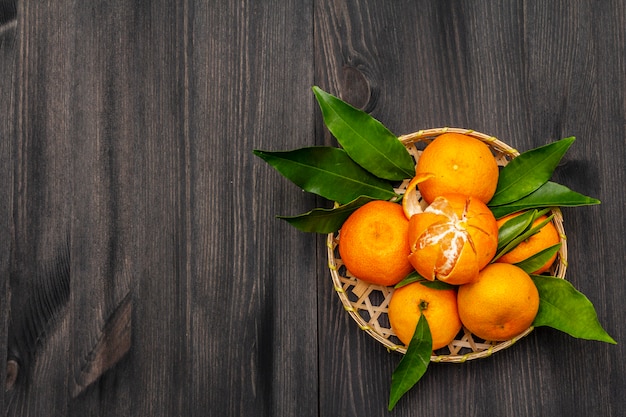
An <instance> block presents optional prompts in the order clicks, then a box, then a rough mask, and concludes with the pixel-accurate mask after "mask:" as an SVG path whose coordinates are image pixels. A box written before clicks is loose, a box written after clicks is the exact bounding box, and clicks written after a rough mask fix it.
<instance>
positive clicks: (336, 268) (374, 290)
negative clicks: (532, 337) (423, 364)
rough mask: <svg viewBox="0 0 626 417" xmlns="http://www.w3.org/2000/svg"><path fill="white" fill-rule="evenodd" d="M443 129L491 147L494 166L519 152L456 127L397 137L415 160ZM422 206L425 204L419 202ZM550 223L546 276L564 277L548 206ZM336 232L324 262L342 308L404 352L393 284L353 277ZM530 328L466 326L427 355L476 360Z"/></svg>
mask: <svg viewBox="0 0 626 417" xmlns="http://www.w3.org/2000/svg"><path fill="white" fill-rule="evenodd" d="M445 132H456V133H462V134H466V135H469V136H472V137H474V138H477V139H480V140H481V141H483V142H485V143H486V144H487V145H489V147H490V148H491V149H492V151H493V154H494V156H495V158H496V160H497V162H498V165H500V166H504V165H506V164H507V163H508V161H510V160H511V159H512V158H514V157H516V156H517V155H519V153H518V152H517V151H516V150H515V149H513V148H511V147H510V146H508V145H507V144H505V143H503V142H501V141H499V140H498V139H496V138H495V137H493V136H488V135H485V134H483V133H480V132H476V131H473V130H467V129H459V128H436V129H428V130H420V131H419V132H415V133H411V134H407V135H403V136H400V138H399V139H400V141H401V142H402V143H403V144H404V145H405V146H406V147H407V149H408V151H409V152H410V153H411V155H412V156H413V157H414V158H415V160H416V161H417V160H418V159H419V155H420V154H421V152H422V150H423V149H424V147H425V146H426V145H427V144H428V143H429V142H430V141H432V140H433V139H434V138H435V137H437V136H438V135H440V134H442V133H445ZM408 182H409V179H406V180H405V181H403V182H402V184H400V185H399V186H398V188H397V189H396V192H397V193H399V194H402V193H404V191H405V189H406V187H407V185H408ZM422 204H423V207H424V208H425V207H426V203H425V202H422ZM552 214H554V217H553V223H554V225H555V227H556V229H557V230H558V232H559V234H560V236H561V248H560V250H559V252H558V255H557V260H556V261H555V262H554V264H553V266H552V269H551V270H550V271H549V272H550V275H553V276H556V277H559V278H564V277H565V271H566V269H567V243H566V238H565V231H564V229H563V217H562V215H561V211H560V210H559V209H558V208H555V209H552ZM339 234H340V233H331V234H329V235H328V239H327V246H328V265H329V268H330V272H331V276H332V280H333V285H334V288H335V291H336V292H337V295H338V296H339V299H340V300H341V303H342V304H343V307H344V308H345V310H346V311H347V312H348V314H349V315H350V316H351V317H352V318H353V319H354V321H355V322H356V323H357V324H358V326H359V327H360V328H361V329H362V330H364V331H365V332H366V333H368V334H369V335H370V336H372V337H373V338H374V339H376V340H378V341H379V342H380V343H382V344H383V345H384V346H385V347H387V349H388V350H390V351H398V352H400V353H402V354H404V353H406V346H404V345H403V344H402V342H400V340H399V339H398V338H397V337H396V336H395V334H394V333H393V330H392V329H391V326H390V324H389V319H388V318H387V306H388V304H389V301H390V299H391V295H392V293H393V291H394V289H393V287H385V286H380V285H373V284H369V283H366V282H364V281H361V280H359V279H358V278H355V277H354V276H352V275H351V274H350V272H349V271H348V270H347V269H346V268H345V266H344V265H343V262H342V261H341V259H340V257H339V251H338V250H337V245H338V242H339ZM532 330H533V328H532V327H530V328H528V329H527V330H526V331H524V332H522V333H521V334H519V335H518V336H516V337H515V338H513V339H511V340H507V341H505V342H490V341H487V340H482V339H479V338H477V337H476V336H474V335H473V334H472V333H470V332H469V331H468V330H467V329H465V328H463V329H461V331H460V332H459V334H458V335H457V336H456V338H455V340H453V341H452V342H451V343H450V344H449V345H448V346H447V347H444V348H441V349H439V350H437V351H435V352H433V355H432V356H431V361H433V362H455V363H461V362H465V361H467V360H471V359H478V358H484V357H487V356H490V355H491V354H493V353H495V352H497V351H499V350H502V349H506V348H508V347H509V346H511V345H513V344H514V343H515V342H516V341H518V340H519V339H521V338H523V337H525V336H526V335H528V334H529V333H530V332H531V331H532Z"/></svg>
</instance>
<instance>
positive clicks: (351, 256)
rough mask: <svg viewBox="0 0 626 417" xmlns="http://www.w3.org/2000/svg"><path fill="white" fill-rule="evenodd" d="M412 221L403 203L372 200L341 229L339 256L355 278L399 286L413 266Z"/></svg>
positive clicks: (351, 216)
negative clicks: (410, 259) (410, 227)
mask: <svg viewBox="0 0 626 417" xmlns="http://www.w3.org/2000/svg"><path fill="white" fill-rule="evenodd" d="M408 233H409V221H408V219H407V218H406V217H405V215H404V211H403V210H402V206H400V204H397V203H392V202H389V201H382V200H376V201H372V202H369V203H367V204H365V205H363V206H362V207H360V208H358V209H357V210H355V211H354V213H352V214H351V215H350V216H349V217H348V219H347V220H346V221H345V222H344V224H343V226H342V227H341V230H340V231H339V255H340V257H341V260H342V261H343V263H344V265H345V267H346V268H347V269H348V271H349V272H350V273H351V274H352V275H354V276H355V277H357V278H359V279H361V280H363V281H366V282H369V283H372V284H379V285H395V284H397V283H398V282H400V280H402V279H403V278H404V277H405V276H407V275H408V274H409V273H410V272H411V271H412V270H413V267H412V266H411V264H410V263H409V261H408V256H409V253H410V249H409V238H408Z"/></svg>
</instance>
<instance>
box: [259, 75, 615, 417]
mask: <svg viewBox="0 0 626 417" xmlns="http://www.w3.org/2000/svg"><path fill="white" fill-rule="evenodd" d="M313 92H314V93H315V97H316V99H317V101H318V103H319V105H320V109H321V111H322V115H323V118H324V123H325V125H326V127H327V128H328V130H329V131H330V132H331V133H332V135H333V136H334V137H335V138H336V139H337V142H338V143H339V145H340V147H332V146H312V147H306V148H299V149H294V150H288V151H264V150H254V151H253V152H254V154H255V155H256V156H258V157H260V158H261V159H263V160H264V161H265V162H267V163H268V164H270V165H271V166H272V167H273V168H275V169H276V170H277V171H278V172H280V173H281V174H282V175H283V176H284V177H286V178H287V179H289V180H291V181H292V182H293V183H294V184H296V185H297V186H298V187H300V188H301V189H302V190H304V191H307V192H310V193H313V194H315V195H317V196H319V197H322V198H324V199H326V200H330V201H332V202H333V204H334V206H333V207H332V208H316V209H313V210H311V211H309V212H307V213H304V214H300V215H296V216H278V217H279V218H281V219H283V220H285V221H287V222H288V223H289V224H290V225H292V226H294V227H296V228H297V229H299V230H301V231H304V232H313V233H324V234H328V241H327V242H328V256H329V267H330V271H331V275H332V277H333V283H334V285H335V290H336V292H337V294H338V295H339V298H340V299H341V301H342V303H343V305H344V308H345V309H346V311H347V312H348V313H349V314H350V315H351V316H352V317H353V319H354V320H355V321H356V322H357V323H358V324H359V326H360V327H361V329H363V330H365V331H367V332H368V333H369V334H370V335H371V336H373V337H374V338H376V339H377V340H378V341H380V342H381V343H382V344H384V345H385V346H387V347H388V348H389V349H390V350H398V351H400V352H402V353H405V354H404V356H403V357H402V359H401V360H400V362H399V364H398V366H397V368H396V369H395V370H394V372H393V375H392V379H391V387H390V396H389V405H388V408H389V409H390V410H391V409H392V408H393V407H394V406H395V404H396V403H397V402H398V400H399V399H400V398H401V397H402V396H403V395H404V394H405V393H406V392H408V390H409V389H410V388H411V387H412V386H413V385H415V384H416V383H417V382H418V381H419V379H420V378H421V377H422V376H423V375H424V373H425V372H426V369H427V367H428V364H429V363H430V361H433V358H434V361H450V362H463V361H465V360H467V359H474V358H477V357H485V356H489V355H490V354H491V353H493V352H495V351H497V350H499V349H502V348H506V347H508V346H510V345H512V344H513V342H514V341H515V340H516V339H517V338H518V337H521V336H524V335H526V334H528V333H529V332H530V331H531V330H532V329H533V328H534V327H540V326H545V327H551V328H553V329H556V330H559V331H562V332H565V333H567V334H569V335H571V336H573V337H576V338H580V339H587V340H597V341H602V342H606V343H611V344H616V343H617V342H616V341H615V340H614V339H613V338H612V337H611V336H610V335H609V334H608V333H607V332H606V331H605V330H604V328H603V327H602V326H601V325H600V323H599V320H598V316H597V313H596V311H595V308H594V306H593V304H592V303H591V301H590V300H589V299H587V297H585V296H584V295H583V294H582V293H580V292H579V291H577V290H576V289H575V288H574V287H573V286H572V285H571V284H570V283H569V282H567V281H566V280H564V279H562V278H564V275H565V270H566V264H567V262H566V261H567V252H566V250H565V235H564V231H563V229H562V219H561V218H560V210H559V209H560V207H564V206H565V207H577V206H589V205H595V204H599V203H600V201H599V200H596V199H594V198H592V197H588V196H585V195H583V194H579V193H577V192H575V191H573V190H570V189H569V188H567V187H565V186H563V185H560V184H558V183H555V182H553V181H551V180H550V179H551V176H552V173H553V171H554V170H555V168H556V167H557V165H558V164H559V161H560V159H561V157H562V156H563V155H564V154H565V152H566V151H567V149H568V148H569V147H570V146H571V145H572V143H573V142H574V140H575V138H574V137H569V138H564V139H561V140H558V141H555V142H553V143H549V144H547V145H544V146H541V147H539V148H535V149H531V150H529V151H526V152H523V153H521V154H520V153H518V152H517V151H515V150H514V149H512V148H510V147H508V145H506V144H504V143H502V142H499V141H498V140H497V139H496V138H493V137H489V136H487V135H484V134H481V133H479V132H474V131H472V130H465V129H458V128H442V129H429V130H426V131H419V132H416V133H413V134H409V135H404V136H401V137H397V136H396V135H394V134H393V133H392V132H390V131H389V129H387V128H386V127H385V126H384V125H383V124H382V123H381V122H379V121H378V120H376V119H374V118H373V117H371V116H370V115H369V114H367V113H365V112H364V111H362V110H360V109H357V108H354V107H352V106H351V105H349V104H348V103H345V102H344V101H342V100H341V99H339V98H338V97H335V96H333V95H331V94H329V93H327V92H325V91H323V90H321V89H320V88H318V87H313ZM418 142H419V143H420V145H424V144H426V145H425V146H422V147H421V148H419V149H418V147H417V146H416V144H417V143H418ZM398 183H400V185H399V186H398ZM557 226H558V227H557ZM340 271H341V272H340ZM348 293H349V294H348ZM376 293H380V296H382V301H381V300H380V298H381V297H380V296H376V295H375V294H376ZM351 297H352V298H351ZM362 312H363V313H362ZM365 316H367V318H366V317H365ZM385 319H387V320H388V322H389V323H388V324H387V323H384V322H385ZM389 325H390V327H391V328H388V327H387V326H389ZM394 335H395V336H394ZM391 336H394V337H397V339H398V340H399V341H400V342H401V343H402V344H403V345H404V346H400V345H398V344H395V343H392V342H390V340H389V339H390V337H391ZM458 336H460V340H455V338H456V337H458ZM473 336H476V337H477V338H479V339H482V340H483V341H484V343H482V342H480V341H479V342H476V340H475V339H474V338H473ZM457 342H459V343H458V344H457ZM446 346H447V348H448V350H449V352H450V355H446V354H445V353H436V354H434V355H433V353H435V351H437V350H439V349H442V348H444V347H446ZM467 348H469V349H471V352H472V353H463V354H461V350H462V349H467Z"/></svg>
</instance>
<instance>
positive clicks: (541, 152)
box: [489, 136, 575, 207]
mask: <svg viewBox="0 0 626 417" xmlns="http://www.w3.org/2000/svg"><path fill="white" fill-rule="evenodd" d="M574 140H575V138H574V137H573V136H572V137H569V138H565V139H561V140H558V141H556V142H552V143H550V144H548V145H544V146H540V147H539V148H535V149H531V150H529V151H526V152H523V153H522V154H520V155H519V156H518V157H516V158H513V159H512V160H511V162H509V163H508V164H507V165H506V166H505V167H504V168H502V170H501V171H500V175H499V177H498V186H497V188H496V192H495V194H494V195H493V198H492V199H491V201H489V206H490V207H494V206H500V205H503V204H508V203H512V202H514V201H516V200H519V199H520V198H522V197H524V196H527V195H528V194H530V193H532V192H533V191H535V190H536V189H538V188H539V187H541V186H542V185H543V184H545V183H546V181H548V180H549V179H550V178H551V177H552V174H553V172H554V169H555V168H556V166H557V165H558V163H559V161H560V160H561V158H562V157H563V155H564V154H565V152H567V150H568V149H569V147H570V146H571V145H572V143H573V142H574Z"/></svg>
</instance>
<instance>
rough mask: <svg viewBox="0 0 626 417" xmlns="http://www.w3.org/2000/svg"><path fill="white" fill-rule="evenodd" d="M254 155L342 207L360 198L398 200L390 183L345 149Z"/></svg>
mask: <svg viewBox="0 0 626 417" xmlns="http://www.w3.org/2000/svg"><path fill="white" fill-rule="evenodd" d="M253 153H254V154H255V155H256V156H258V157H260V158H262V159H263V160H265V161H266V162H267V163H268V164H270V165H271V166H272V167H274V168H275V169H276V170H277V171H278V172H280V173H281V174H282V175H283V176H285V177H286V178H287V179H289V180H291V181H292V182H293V183H294V184H296V185H297V186H299V187H300V188H302V189H303V190H304V191H307V192H310V193H314V194H317V195H320V196H322V197H324V198H327V199H329V200H332V201H337V202H339V204H346V203H349V202H350V201H352V200H354V199H356V198H357V197H360V196H367V197H372V198H375V199H380V200H389V199H391V198H395V197H397V195H396V193H395V192H394V191H393V187H392V186H391V184H390V183H389V182H388V181H385V180H382V179H380V178H376V177H375V176H374V175H372V174H371V173H369V172H367V171H366V170H364V169H363V168H361V167H360V166H359V165H357V164H356V163H355V162H354V161H353V160H352V159H350V157H349V156H348V154H347V153H346V152H345V151H343V150H342V149H338V148H334V147H325V146H317V147H310V148H300V149H295V150H292V151H278V152H269V151H260V150H254V151H253Z"/></svg>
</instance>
